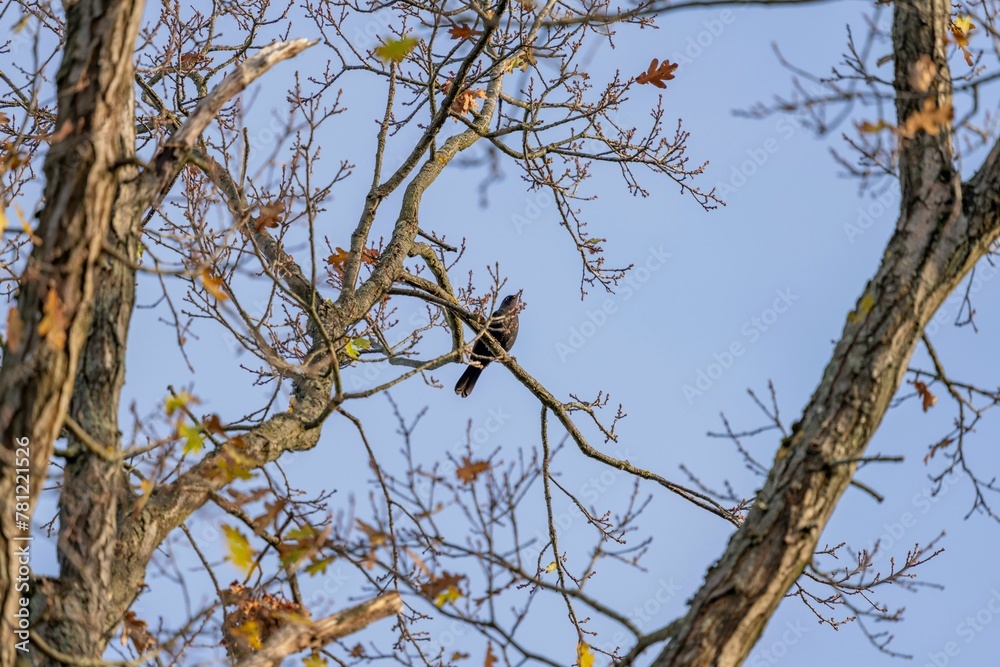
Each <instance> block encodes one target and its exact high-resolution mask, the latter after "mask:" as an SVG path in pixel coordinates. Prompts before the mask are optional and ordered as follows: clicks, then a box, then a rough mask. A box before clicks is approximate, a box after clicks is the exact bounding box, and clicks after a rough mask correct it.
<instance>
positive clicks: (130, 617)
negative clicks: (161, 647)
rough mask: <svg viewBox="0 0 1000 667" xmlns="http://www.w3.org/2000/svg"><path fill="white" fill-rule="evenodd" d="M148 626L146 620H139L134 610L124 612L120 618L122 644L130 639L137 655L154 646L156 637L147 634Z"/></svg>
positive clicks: (124, 644)
mask: <svg viewBox="0 0 1000 667" xmlns="http://www.w3.org/2000/svg"><path fill="white" fill-rule="evenodd" d="M148 627H149V626H148V625H147V623H146V621H142V620H139V618H137V617H136V615H135V612H134V611H129V612H126V614H125V618H123V619H122V646H126V645H127V644H128V642H129V641H131V642H132V646H133V647H134V648H135V652H136V653H138V654H139V655H142V654H143V653H145V652H146V651H148V650H149V649H151V648H153V647H154V646H156V639H154V638H153V635H151V634H149V629H148Z"/></svg>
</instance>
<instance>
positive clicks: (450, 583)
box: [420, 572, 465, 600]
mask: <svg viewBox="0 0 1000 667" xmlns="http://www.w3.org/2000/svg"><path fill="white" fill-rule="evenodd" d="M464 579H465V575H464V574H451V573H450V572H445V573H443V574H442V575H441V576H440V577H433V576H432V577H431V579H430V581H425V582H424V583H422V584H420V592H421V593H422V594H423V595H424V596H425V597H427V598H428V599H430V600H433V599H434V598H436V597H437V596H438V595H440V594H441V593H444V592H445V591H447V590H448V589H449V588H455V589H457V588H458V585H459V584H460V583H462V580H464Z"/></svg>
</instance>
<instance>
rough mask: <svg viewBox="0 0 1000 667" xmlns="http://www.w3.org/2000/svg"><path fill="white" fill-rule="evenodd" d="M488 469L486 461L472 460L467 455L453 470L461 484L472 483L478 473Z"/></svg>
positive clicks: (488, 465)
mask: <svg viewBox="0 0 1000 667" xmlns="http://www.w3.org/2000/svg"><path fill="white" fill-rule="evenodd" d="M489 469H490V464H489V462H488V461H472V460H470V459H469V457H465V458H463V459H462V465H461V466H460V467H459V468H458V470H456V471H455V475H456V476H457V477H458V479H459V481H461V482H462V483H463V484H472V483H473V482H475V481H476V478H477V477H479V475H480V474H482V473H484V472H486V471H487V470H489Z"/></svg>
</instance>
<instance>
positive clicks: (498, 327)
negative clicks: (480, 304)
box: [455, 290, 524, 398]
mask: <svg viewBox="0 0 1000 667" xmlns="http://www.w3.org/2000/svg"><path fill="white" fill-rule="evenodd" d="M521 291H522V292H523V291H524V290H521ZM520 310H521V292H518V293H517V294H511V295H510V296H507V297H504V300H503V301H502V302H501V303H500V307H499V308H497V310H496V312H495V313H493V314H492V315H491V316H490V322H489V327H488V331H489V332H490V335H491V336H493V338H495V339H496V341H497V342H498V343H500V347H502V348H503V349H504V351H506V352H510V348H511V347H513V346H514V340H515V339H516V338H517V313H518V311H520ZM494 359H496V355H494V354H493V353H492V352H490V348H489V346H488V345H487V344H486V341H485V340H483V337H480V338H479V340H477V341H476V344H475V345H474V346H473V347H472V364H470V365H469V367H468V368H466V369H465V372H464V373H462V377H460V378H458V384H456V385H455V393H456V394H458V395H459V396H461V397H463V398H464V397H466V396H468V395H469V394H471V393H472V389H473V387H475V386H476V380H478V379H479V374H480V373H482V372H483V369H484V368H486V367H487V366H489V365H490V362H491V361H493V360H494Z"/></svg>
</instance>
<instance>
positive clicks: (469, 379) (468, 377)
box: [455, 366, 483, 398]
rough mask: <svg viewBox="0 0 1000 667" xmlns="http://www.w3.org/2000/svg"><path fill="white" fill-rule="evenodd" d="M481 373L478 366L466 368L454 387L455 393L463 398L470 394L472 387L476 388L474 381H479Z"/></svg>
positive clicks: (481, 370)
mask: <svg viewBox="0 0 1000 667" xmlns="http://www.w3.org/2000/svg"><path fill="white" fill-rule="evenodd" d="M482 372H483V369H482V368H480V367H478V366H467V367H466V369H465V372H464V373H462V377H460V378H458V383H457V384H456V385H455V393H456V394H458V395H459V396H461V397H462V398H465V397H466V396H468V395H469V394H471V393H472V389H473V387H475V386H476V380H478V379H479V374H480V373H482Z"/></svg>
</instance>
